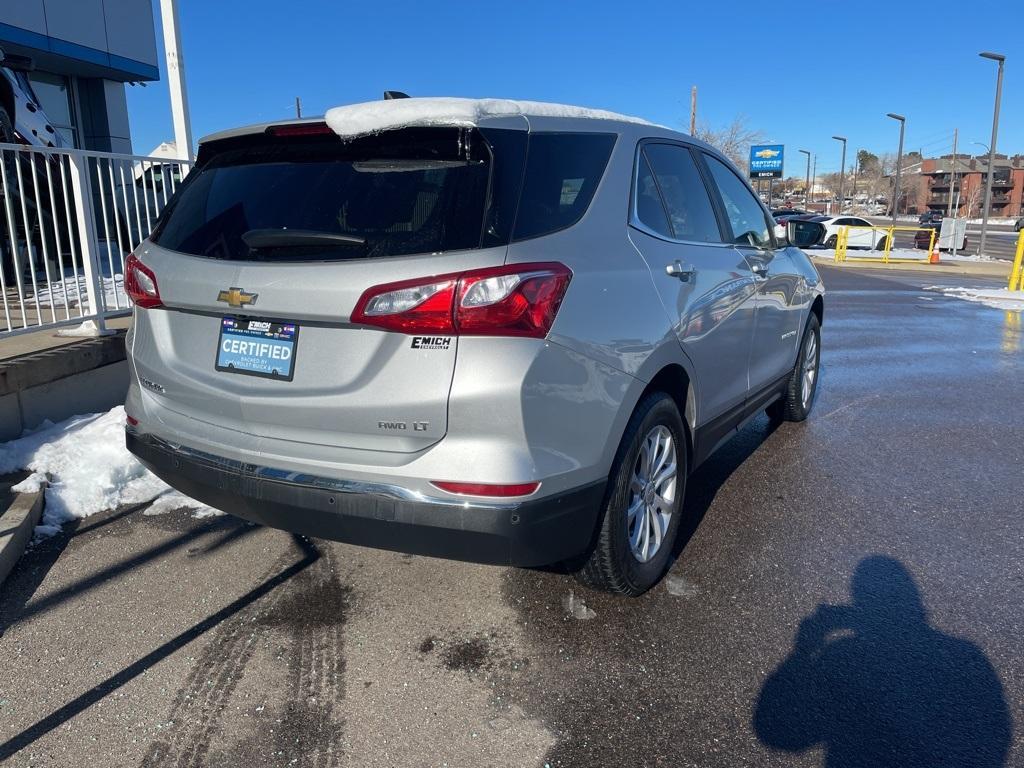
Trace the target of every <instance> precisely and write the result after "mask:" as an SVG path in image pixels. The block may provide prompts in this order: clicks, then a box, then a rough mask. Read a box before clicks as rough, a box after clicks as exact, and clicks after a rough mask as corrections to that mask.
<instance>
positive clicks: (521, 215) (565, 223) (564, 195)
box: [512, 133, 615, 240]
mask: <svg viewBox="0 0 1024 768" xmlns="http://www.w3.org/2000/svg"><path fill="white" fill-rule="evenodd" d="M613 146H615V136H614V135H611V134H607V133H533V134H530V143H529V146H528V148H527V151H526V173H525V177H524V179H523V191H522V194H521V195H520V197H519V210H518V212H517V213H516V224H515V231H514V232H513V234H512V239H513V240H525V239H527V238H530V237H537V236H539V235H546V234H548V233H550V232H557V231H558V230H560V229H565V228H567V227H571V226H572V225H573V224H575V223H576V222H577V221H579V220H580V219H581V218H583V214H584V213H586V212H587V208H588V207H590V201H591V200H593V199H594V193H595V192H596V191H597V185H598V184H599V183H600V181H601V177H602V176H603V175H604V169H605V166H607V165H608V158H609V157H610V156H611V153H612V147H613Z"/></svg>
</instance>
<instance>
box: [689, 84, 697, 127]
mask: <svg viewBox="0 0 1024 768" xmlns="http://www.w3.org/2000/svg"><path fill="white" fill-rule="evenodd" d="M696 132H697V86H696V85H695V86H693V88H691V89H690V135H691V136H693V135H694V134H695V133H696Z"/></svg>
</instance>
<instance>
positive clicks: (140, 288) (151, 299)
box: [124, 253, 164, 309]
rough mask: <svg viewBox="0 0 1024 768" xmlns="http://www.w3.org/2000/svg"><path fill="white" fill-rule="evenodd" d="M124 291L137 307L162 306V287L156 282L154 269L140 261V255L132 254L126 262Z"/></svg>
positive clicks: (151, 307)
mask: <svg viewBox="0 0 1024 768" xmlns="http://www.w3.org/2000/svg"><path fill="white" fill-rule="evenodd" d="M124 291H125V293H127V294H128V298H129V299H131V300H132V303H133V304H135V306H137V307H142V308H143V309H153V308H155V307H162V306H163V305H164V303H163V301H161V300H160V289H159V288H158V287H157V284H156V275H154V274H153V270H151V269H150V268H149V267H147V266H146V265H145V264H143V263H142V262H141V261H139V257H138V256H136V255H135V254H134V253H133V254H131V255H130V256H129V257H128V258H127V259H126V260H125V262H124Z"/></svg>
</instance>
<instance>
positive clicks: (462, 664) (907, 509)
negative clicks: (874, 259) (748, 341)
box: [0, 267, 1024, 768]
mask: <svg viewBox="0 0 1024 768" xmlns="http://www.w3.org/2000/svg"><path fill="white" fill-rule="evenodd" d="M822 272H823V275H824V277H825V280H826V282H827V285H828V288H829V294H828V296H827V303H826V310H825V323H824V330H823V334H824V335H823V349H824V357H823V361H822V377H821V389H820V394H819V399H818V401H817V403H816V407H815V410H814V412H813V414H812V416H811V418H810V420H809V421H808V422H806V423H804V424H784V425H781V426H778V427H774V426H772V425H771V424H769V422H768V420H767V419H766V418H764V417H759V418H757V419H755V420H754V421H753V422H752V423H751V424H749V425H748V426H747V427H746V428H744V429H743V430H742V431H741V433H740V434H739V435H738V436H737V437H736V438H735V439H734V440H733V441H732V442H731V443H730V444H728V445H727V446H726V447H725V448H723V449H722V450H721V451H720V452H719V453H718V454H717V455H716V456H714V457H713V458H712V459H711V460H710V461H709V462H708V463H707V464H706V465H705V466H704V467H703V468H701V469H700V470H699V471H698V472H697V473H696V474H695V475H694V476H693V477H692V478H691V479H690V481H689V485H688V488H687V497H686V498H687V502H686V515H687V517H686V520H685V524H684V526H683V528H684V534H685V535H684V541H683V542H681V546H680V547H679V550H680V551H679V557H678V560H677V561H676V562H675V564H674V566H673V567H672V569H671V572H670V574H669V576H668V578H667V579H666V580H665V582H664V583H663V584H661V585H659V586H658V587H657V588H655V589H654V590H652V591H651V592H650V593H648V594H647V595H645V596H644V597H642V598H640V599H637V600H627V599H623V598H617V597H611V596H606V595H602V594H597V593H594V592H590V591H588V590H586V589H583V588H581V587H579V586H577V585H575V583H574V582H573V581H571V580H570V579H568V578H567V577H566V576H564V575H561V574H559V573H554V572H547V571H525V570H515V569H507V568H496V567H488V566H477V565H471V564H465V563H458V562H450V561H444V560H433V559H429V558H419V557H409V556H403V555H399V554H394V553H387V552H379V551H373V550H367V549H360V548H357V547H352V546H347V545H342V544H335V543H330V542H326V541H319V540H303V539H297V538H294V537H292V536H289V535H288V534H285V533H282V532H279V531H274V530H268V529H263V528H259V527H255V526H251V525H248V524H246V523H243V522H240V521H238V520H236V519H234V518H231V517H226V516H224V517H218V518H207V519H193V518H192V517H191V516H190V515H189V514H188V513H187V512H183V511H179V512H174V513H169V514H164V515H152V516H150V515H146V514H145V509H131V508H129V509H121V510H117V511H115V512H110V513H105V514H102V515H99V516H95V517H91V518H89V519H87V520H84V521H82V522H81V523H80V524H79V525H77V526H72V527H69V528H68V529H67V530H66V531H65V533H64V534H63V535H60V536H58V537H55V538H52V539H49V540H47V541H45V542H43V543H42V544H40V545H38V546H36V547H35V548H33V549H32V550H30V551H29V553H28V554H27V555H26V557H25V558H24V559H23V560H22V562H21V563H20V564H19V566H18V568H17V569H16V570H15V571H14V572H13V573H12V575H11V576H10V577H9V578H8V580H7V582H6V583H5V584H4V585H3V587H2V594H0V623H2V628H3V634H2V636H0V669H2V670H3V673H2V676H0V762H3V761H4V760H5V759H6V760H7V761H8V763H9V764H11V765H38V766H101V765H102V766H139V765H145V766H166V765H174V766H218V767H227V768H230V767H231V766H246V768H248V767H250V766H287V765H299V766H444V765H447V766H545V765H548V766H649V765H651V766H653V765H658V766H723V767H725V766H729V767H730V768H732V767H733V766H822V765H827V766H830V767H831V768H852V767H853V766H882V765H885V766H900V768H914V767H915V766H939V765H941V766H966V765H970V766H1004V765H1005V766H1019V765H1022V764H1024V737H1022V728H1024V654H1022V653H1021V649H1022V640H1021V638H1022V637H1024V601H1022V600H1021V593H1022V591H1024V536H1022V533H1021V531H1022V527H1021V525H1022V523H1021V521H1022V518H1021V511H1022V508H1024V501H1022V485H1021V476H1022V471H1024V443H1022V441H1021V435H1022V434H1024V424H1022V423H1021V419H1022V418H1024V411H1022V409H1021V393H1022V384H1024V335H1022V334H1024V331H1022V325H1024V323H1022V322H1021V316H1020V314H1017V313H1007V312H1003V311H998V310H993V309H989V308H986V307H984V306H981V305H978V304H972V303H968V302H964V301H961V300H958V299H953V298H947V297H945V296H942V295H940V294H937V293H932V292H926V291H923V290H921V287H920V286H921V285H922V284H924V283H934V282H937V281H938V282H942V279H940V278H937V277H935V276H928V275H921V274H920V273H908V274H902V273H897V272H886V273H885V274H884V275H879V274H878V273H877V272H876V273H869V274H866V273H859V272H855V271H852V270H842V271H840V270H835V269H830V268H828V267H823V268H822ZM968 280H969V279H968V278H960V277H955V278H950V280H949V281H947V282H949V283H950V284H951V285H952V284H957V285H965V284H967V283H968ZM969 282H970V284H972V285H978V286H980V285H989V284H990V285H992V286H993V287H996V286H997V285H998V284H999V281H994V280H993V281H990V282H989V283H986V282H985V281H979V280H970V281H969Z"/></svg>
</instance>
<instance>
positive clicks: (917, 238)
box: [914, 221, 967, 251]
mask: <svg viewBox="0 0 1024 768" xmlns="http://www.w3.org/2000/svg"><path fill="white" fill-rule="evenodd" d="M921 226H922V227H923V228H922V229H919V230H918V231H917V232H915V233H914V247H915V248H929V247H931V245H932V232H934V233H935V241H934V242H935V243H938V242H939V232H940V231H941V230H942V222H941V221H933V222H929V223H926V224H922V225H921ZM947 240H948V237H947ZM965 248H967V235H966V234H965V235H964V237H963V240H962V241H961V242H960V244H959V245H957V250H958V251H962V250H964V249H965ZM946 250H950V249H949V248H947V249H946Z"/></svg>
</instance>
